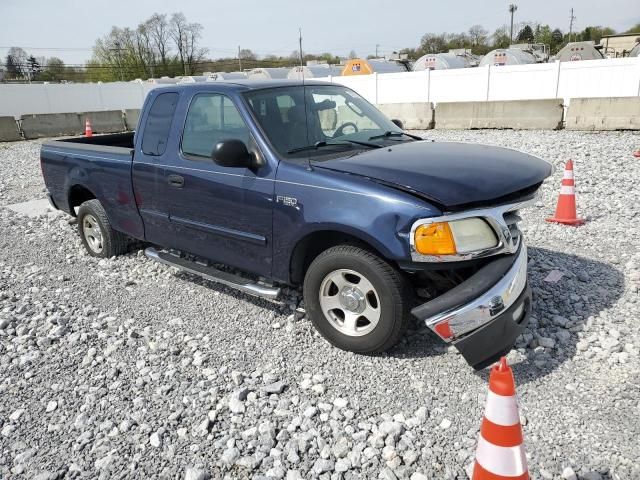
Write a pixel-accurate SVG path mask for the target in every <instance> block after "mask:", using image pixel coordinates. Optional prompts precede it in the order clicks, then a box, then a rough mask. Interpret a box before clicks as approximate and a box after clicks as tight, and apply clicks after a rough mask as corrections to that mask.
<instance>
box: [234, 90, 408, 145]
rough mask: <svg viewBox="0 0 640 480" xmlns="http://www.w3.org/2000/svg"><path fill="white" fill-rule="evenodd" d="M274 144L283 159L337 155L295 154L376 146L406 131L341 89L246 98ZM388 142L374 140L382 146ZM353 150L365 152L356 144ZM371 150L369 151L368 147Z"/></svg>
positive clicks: (267, 92)
mask: <svg viewBox="0 0 640 480" xmlns="http://www.w3.org/2000/svg"><path fill="white" fill-rule="evenodd" d="M244 95H245V97H246V98H247V100H248V102H249V105H250V107H251V109H252V110H253V111H254V114H255V116H256V118H257V120H258V123H259V124H260V126H261V127H262V129H263V130H264V131H265V133H266V134H267V137H269V140H270V141H271V144H272V145H273V146H274V147H275V149H276V150H277V151H278V152H279V153H280V154H282V155H285V156H301V155H308V154H309V152H311V153H312V154H313V155H314V157H315V156H322V155H333V154H335V152H336V149H335V148H327V149H316V150H309V151H306V152H291V150H295V149H298V148H301V147H306V146H313V145H315V144H316V143H318V142H327V143H337V144H343V145H344V144H349V143H350V141H353V142H371V141H372V139H371V137H377V136H380V135H383V134H385V133H386V132H388V131H389V132H398V133H400V132H401V130H400V129H399V128H398V127H397V126H396V125H395V124H393V123H392V122H391V121H390V120H389V119H387V118H386V117H385V116H384V115H383V114H382V113H381V112H380V111H379V110H377V109H376V108H375V107H374V106H373V105H371V104H370V103H369V102H367V101H366V100H365V99H364V98H362V97H361V96H360V95H358V94H357V93H355V92H354V91H352V90H349V89H348V88H345V87H342V86H339V85H327V86H325V85H306V86H302V85H295V86H288V87H277V88H270V89H264V90H255V91H250V92H247V93H245V94H244ZM384 138H386V137H381V139H379V140H375V139H374V140H373V141H378V142H382V141H384ZM350 148H353V149H355V148H363V147H362V146H359V145H358V144H357V143H352V144H351V146H350ZM365 148H366V147H365Z"/></svg>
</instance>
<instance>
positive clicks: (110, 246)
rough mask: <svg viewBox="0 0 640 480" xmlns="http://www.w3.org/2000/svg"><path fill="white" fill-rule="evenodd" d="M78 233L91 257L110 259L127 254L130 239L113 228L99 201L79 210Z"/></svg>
mask: <svg viewBox="0 0 640 480" xmlns="http://www.w3.org/2000/svg"><path fill="white" fill-rule="evenodd" d="M78 233H79V234H80V238H81V240H82V244H83V245H84V247H85V248H86V250H87V252H88V253H89V255H91V256H93V257H101V258H109V257H113V256H115V255H121V254H123V253H126V251H127V248H128V246H129V239H128V237H127V236H126V235H124V234H123V233H121V232H118V231H116V230H114V229H113V228H111V224H110V223H109V219H108V218H107V213H106V212H105V211H104V208H103V207H102V204H101V203H100V202H99V201H98V200H95V199H94V200H88V201H86V202H84V203H83V204H82V205H80V208H79V209H78Z"/></svg>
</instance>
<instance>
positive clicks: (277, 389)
mask: <svg viewBox="0 0 640 480" xmlns="http://www.w3.org/2000/svg"><path fill="white" fill-rule="evenodd" d="M286 387H287V385H286V384H285V383H283V382H274V383H270V384H268V385H264V386H263V387H262V391H263V392H265V393H268V394H274V393H276V394H280V393H282V392H284V389H285V388H286Z"/></svg>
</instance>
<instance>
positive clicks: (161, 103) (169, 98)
mask: <svg viewBox="0 0 640 480" xmlns="http://www.w3.org/2000/svg"><path fill="white" fill-rule="evenodd" d="M177 105H178V94H177V93H176V92H167V93H161V94H160V95H158V96H157V97H156V98H155V100H154V101H153V105H151V108H150V109H149V115H148V116H147V121H146V124H145V126H144V129H143V137H142V152H143V153H144V154H145V155H152V156H154V157H159V156H161V155H164V152H165V151H166V149H167V142H168V140H169V133H170V132H171V123H172V121H173V114H174V113H175V111H176V106H177Z"/></svg>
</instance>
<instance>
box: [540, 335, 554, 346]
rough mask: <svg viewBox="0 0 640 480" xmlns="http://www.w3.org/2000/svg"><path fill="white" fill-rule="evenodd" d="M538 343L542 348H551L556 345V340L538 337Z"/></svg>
mask: <svg viewBox="0 0 640 480" xmlns="http://www.w3.org/2000/svg"><path fill="white" fill-rule="evenodd" d="M538 345H540V346H541V347H544V348H553V347H555V345H556V342H555V340H554V339H553V338H549V337H538Z"/></svg>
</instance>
